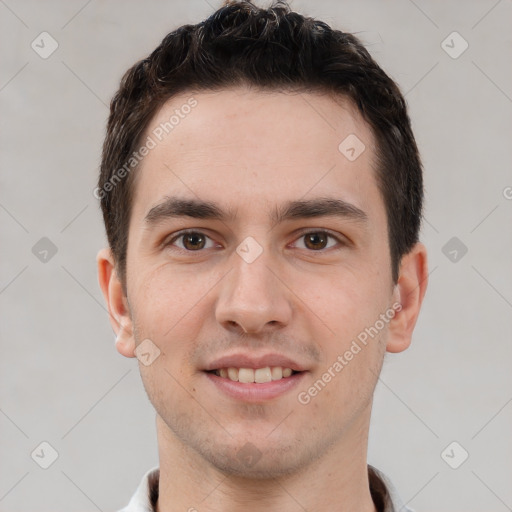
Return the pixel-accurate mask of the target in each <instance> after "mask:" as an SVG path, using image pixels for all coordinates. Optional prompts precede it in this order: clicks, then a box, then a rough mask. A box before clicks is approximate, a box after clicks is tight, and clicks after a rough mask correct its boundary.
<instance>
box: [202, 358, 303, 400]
mask: <svg viewBox="0 0 512 512" xmlns="http://www.w3.org/2000/svg"><path fill="white" fill-rule="evenodd" d="M307 373H308V372H307V371H298V370H292V369H291V368H289V367H281V366H267V367H263V368H236V367H233V366H229V367H227V368H226V367H224V368H218V369H215V370H205V371H204V372H203V374H204V375H205V376H206V377H207V380H208V381H209V383H210V384H211V385H212V386H213V389H214V390H215V392H216V393H220V394H221V396H223V397H227V398H229V399H231V400H235V401H237V402H246V403H260V404H261V403H266V402H269V401H271V400H276V399H277V398H279V397H283V396H284V395H285V394H287V393H289V392H290V391H291V390H292V389H294V388H296V387H297V386H298V385H299V382H300V381H302V379H303V378H304V377H305V376H306V374H307Z"/></svg>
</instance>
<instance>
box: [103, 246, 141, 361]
mask: <svg viewBox="0 0 512 512" xmlns="http://www.w3.org/2000/svg"><path fill="white" fill-rule="evenodd" d="M96 262H97V265H98V281H99V284H100V288H101V291H102V293H103V297H104V298H105V302H106V304H107V308H108V312H109V316H110V324H111V325H112V329H113V330H114V333H115V335H116V349H117V351H118V352H119V353H120V354H122V355H123V356H125V357H135V339H134V336H133V324H132V319H131V314H130V309H129V307H128V300H127V298H126V297H125V295H124V292H123V287H122V284H121V281H120V280H119V277H118V275H117V272H116V268H115V263H114V257H113V255H112V251H111V250H110V249H109V248H105V249H101V250H100V251H99V252H98V255H97V256H96Z"/></svg>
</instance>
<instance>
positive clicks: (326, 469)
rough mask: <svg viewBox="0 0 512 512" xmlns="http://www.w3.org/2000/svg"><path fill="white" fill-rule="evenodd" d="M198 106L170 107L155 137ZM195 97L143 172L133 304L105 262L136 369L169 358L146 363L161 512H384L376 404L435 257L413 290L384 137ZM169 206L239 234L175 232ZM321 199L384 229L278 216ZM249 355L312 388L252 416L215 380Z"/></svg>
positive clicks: (341, 103)
mask: <svg viewBox="0 0 512 512" xmlns="http://www.w3.org/2000/svg"><path fill="white" fill-rule="evenodd" d="M190 96H191V93H189V94H182V95H180V96H176V97H174V98H172V99H171V100H169V101H168V102H167V103H166V104H165V105H164V106H163V107H162V109H161V110H160V111H159V112H158V113H157V115H156V116H155V117H154V118H153V120H152V121H151V123H150V125H149V126H148V129H147V133H146V135H149V134H151V132H152V130H153V129H155V127H157V126H158V125H159V124H160V123H161V122H164V121H167V120H168V119H169V117H170V116H171V115H172V113H173V111H174V109H176V108H180V106H181V105H183V104H184V103H185V102H186V101H187V99H189V98H190ZM193 96H194V98H195V99H196V100H197V102H198V104H197V106H196V107H195V108H194V109H193V110H192V112H191V113H190V114H189V115H188V116H186V117H185V119H183V120H181V121H180V124H179V125H178V126H176V127H175V128H174V130H173V131H172V133H171V134H170V135H168V136H167V137H165V138H164V139H163V140H162V142H161V143H159V144H158V145H157V146H156V147H155V148H154V149H152V150H151V151H150V152H149V154H148V155H147V156H146V157H145V158H144V160H143V162H142V163H141V167H140V168H139V169H138V170H137V172H138V175H137V180H136V184H135V185H136V188H135V195H134V202H133V209H132V216H131V221H130V226H129V243H128V252H127V283H126V284H127V296H124V294H123V291H122V286H121V283H120V281H119V279H118V276H117V274H116V272H115V261H114V259H113V257H112V254H111V252H110V250H109V249H103V250H101V251H100V252H99V254H98V258H97V262H98V273H99V281H100V285H101V288H102V291H103V294H104V296H105V300H106V302H107V304H108V309H109V312H110V315H111V322H112V326H113V328H114V331H115V332H116V335H117V342H116V346H117V349H118V351H119V352H120V353H121V354H123V355H124V356H126V357H134V356H135V352H134V351H135V348H136V347H137V346H138V344H139V343H140V342H142V340H145V339H147V338H149V339H150V340H151V341H152V342H153V343H154V344H155V345H156V346H157V347H158V348H159V350H161V354H160V356H159V357H158V358H157V359H156V360H155V361H154V362H153V363H152V364H150V365H148V366H145V365H143V364H142V363H141V362H139V366H140V371H141V376H142V380H143V382H144V386H145V389H146V392H147V394H148V397H149V399H150V400H151V402H152V404H153V406H154V407H155V410H156V413H157V415H156V426H157V433H158V444H159V458H160V484H159V489H160V496H159V501H158V511H159V512H170V511H183V510H189V509H192V510H194V508H195V509H197V510H198V511H200V512H206V511H219V510H222V511H223V512H230V511H233V512H234V511H237V512H238V511H239V510H241V509H242V508H243V510H246V511H263V510H265V511H268V510H280V511H284V512H298V511H303V510H305V509H306V510H315V511H317V512H324V511H325V512H327V511H329V512H332V511H333V510H336V511H353V510H358V511H375V510H376V509H375V506H374V504H373V502H372V499H371V496H370V493H369V487H368V486H369V484H368V475H367V465H366V464H367V462H366V460H367V459H366V457H367V445H368V429H369V422H370V413H371V406H372V397H373V392H374V389H375V385H376V382H377V379H378V375H379V372H380V369H381V366H382V362H383V358H384V354H385V352H386V351H388V352H401V351H403V350H405V349H406V348H407V347H408V346H409V344H410V342H411V336H412V332H413V329H414V326H415V324H416V320H417V317H418V314H419V311H420V308H421V303H422V301H423V297H424V294H425V291H426V287H427V277H428V270H427V255H426V249H425V247H424V245H423V244H421V243H418V244H416V245H415V247H414V248H413V249H412V250H411V251H410V252H409V253H408V254H407V255H405V256H404V257H403V258H402V262H401V266H400V277H399V280H398V283H397V284H396V285H395V284H394V283H393V281H392V277H391V260H390V252H389V245H388V233H387V219H386V212H385V206H384V202H383V199H382V197H381V195H380V192H379V190H378V187H377V182H376V179H375V171H374V168H373V165H374V164H373V162H374V154H375V142H374V137H373V135H372V132H371V129H370V127H369V126H368V125H367V124H366V122H365V121H364V120H363V119H362V118H361V116H360V115H359V114H358V112H357V111H356V110H355V108H354V107H353V106H352V105H351V103H350V102H349V101H348V100H345V99H343V98H337V99H336V100H335V99H333V98H332V97H331V96H328V95H321V94H319V93H302V94H290V93H285V92H275V91H272V92H268V91H267V92H261V91H256V90H254V89H253V90H250V89H245V88H235V89H228V90H222V91H217V92H199V93H196V94H194V95H193ZM349 134H356V135H357V137H358V138H359V139H360V140H361V141H363V143H364V144H365V146H366V149H365V151H364V152H363V153H362V154H361V155H360V156H359V157H358V158H357V159H356V160H355V161H353V162H351V161H349V160H348V159H347V158H346V157H345V156H344V155H343V154H342V153H341V152H340V151H339V150H338V146H339V144H340V142H341V141H343V140H344V139H345V138H346V137H347V136H348V135H349ZM169 195H173V196H179V197H182V198H191V199H194V198H195V199H197V198H199V199H201V200H206V201H212V202H215V203H217V204H218V205H219V206H220V207H222V208H223V209H225V210H229V209H232V210H233V211H234V212H236V219H232V220H225V221H221V220H217V219H195V218H191V217H184V218H179V219H172V218H170V219H166V220H164V221H162V222H160V223H158V224H157V225H155V226H152V227H151V228H149V227H148V225H147V223H146V222H145V221H144V217H145V215H146V214H147V213H148V211H149V210H150V209H151V208H152V207H153V206H155V205H156V204H158V203H160V202H161V201H162V200H163V199H164V198H165V196H169ZM319 197H330V198H341V199H343V200H345V201H347V202H349V203H351V204H353V205H354V206H357V207H358V208H359V209H361V210H363V211H364V212H365V213H366V215H367V221H366V222H360V221H357V220H355V219H351V218H339V217H332V216H323V217H317V218H306V219H293V220H287V221H285V222H282V223H280V224H274V223H273V222H272V221H271V219H270V217H269V215H270V214H271V212H273V211H274V209H275V208H276V207H279V206H280V205H282V204H284V203H286V202H287V201H291V200H299V199H314V198H319ZM188 228H193V229H194V230H196V231H199V232H201V233H203V234H204V235H206V236H207V237H208V238H206V245H205V246H202V245H201V244H200V243H199V244H198V242H197V239H196V240H195V241H193V242H192V245H191V244H190V243H189V244H188V245H186V247H187V248H188V252H187V249H186V248H184V247H185V245H184V244H185V243H186V241H185V240H184V239H183V237H182V238H178V239H176V240H175V241H174V242H173V243H172V244H171V243H170V240H171V238H172V236H171V235H173V234H175V233H177V232H178V231H180V230H183V229H188ZM301 230H302V231H304V230H306V231H307V232H308V233H310V232H312V233H318V232H319V231H320V232H321V231H322V230H328V231H330V232H332V234H333V235H334V236H337V237H339V240H340V241H341V242H343V241H344V243H341V242H338V241H337V240H336V238H329V239H327V240H328V242H326V245H325V246H323V245H322V244H321V243H318V242H315V243H316V245H313V246H312V248H311V244H309V245H308V244H307V239H308V237H306V236H304V233H303V232H302V231H301ZM248 236H250V237H253V238H254V239H255V240H256V241H257V242H258V243H259V245H260V246H261V248H262V250H263V252H262V253H261V255H260V256H259V257H258V258H257V259H256V260H255V261H253V262H252V263H250V264H249V263H247V262H246V261H244V260H243V259H242V258H241V257H240V256H239V254H238V253H237V252H236V248H237V246H238V245H239V244H240V243H241V242H242V240H244V239H245V238H246V237H248ZM315 240H316V239H315ZM164 241H167V242H169V245H167V246H166V247H163V246H162V242H164ZM198 246H199V247H200V248H199V249H196V250H190V247H192V248H196V247H198ZM201 247H203V248H201ZM180 249H181V251H180ZM336 249H339V250H336ZM396 302H399V303H401V305H402V309H401V310H400V311H399V312H398V313H396V315H395V316H394V317H393V318H392V320H390V321H389V322H388V323H386V324H385V327H384V328H383V329H381V330H380V331H379V334H378V336H376V337H374V338H373V339H371V341H369V343H368V344H367V346H365V347H364V348H363V349H362V350H361V351H360V352H359V353H358V354H357V355H356V356H354V358H353V359H352V360H351V361H350V362H349V364H347V365H346V366H345V367H344V368H343V370H342V371H341V372H339V373H338V374H336V377H334V378H332V380H331V381H330V382H329V383H328V384H327V385H326V386H325V388H324V389H322V390H321V392H319V393H318V394H317V395H316V396H315V397H314V398H313V399H312V400H311V401H310V402H309V403H308V404H301V403H300V402H299V401H298V399H297V395H298V393H299V392H300V391H304V390H305V391H307V390H308V388H309V387H311V386H312V385H313V384H314V383H315V381H317V380H318V379H319V378H321V376H322V374H324V373H325V372H326V371H327V369H328V368H329V367H331V366H332V365H333V363H334V362H335V361H336V360H337V358H338V356H339V355H340V354H344V353H345V351H346V350H347V349H349V347H350V345H351V343H352V341H353V340H354V339H356V337H357V335H358V334H359V333H361V332H362V331H364V329H365V328H367V327H369V326H372V325H374V324H375V322H376V320H378V319H379V315H381V314H383V313H385V312H386V311H388V310H389V309H390V308H391V307H392V304H393V303H396ZM234 352H247V353H251V354H254V353H257V354H261V353H269V352H278V353H280V354H285V355H287V356H288V357H290V358H292V359H294V360H296V361H298V362H300V363H302V364H303V365H304V366H305V367H306V368H307V372H306V375H305V376H304V377H303V380H302V382H301V383H300V385H299V387H298V388H296V389H294V390H292V391H290V392H288V393H285V394H284V395H282V396H280V397H277V398H275V399H272V400H268V401H264V402H262V403H248V402H244V401H241V400H235V399H233V398H229V397H227V396H226V395H224V394H222V393H221V392H220V391H219V390H218V389H217V388H216V387H215V386H214V385H212V384H211V382H210V381H209V379H208V378H207V377H206V376H205V374H204V372H203V371H202V369H203V368H204V367H205V366H206V365H207V364H208V363H209V362H210V361H213V359H215V358H218V357H220V356H222V355H224V354H231V353H234ZM247 443H251V444H250V445H248V444H247ZM244 446H246V449H247V446H250V447H251V448H250V450H252V453H257V454H258V456H259V459H258V461H257V462H256V463H255V464H249V463H248V462H247V461H246V460H244V459H243V458H241V457H237V454H238V452H239V450H241V449H242V448H243V447H244Z"/></svg>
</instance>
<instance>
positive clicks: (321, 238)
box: [298, 231, 341, 251]
mask: <svg viewBox="0 0 512 512" xmlns="http://www.w3.org/2000/svg"><path fill="white" fill-rule="evenodd" d="M329 238H330V239H332V240H333V241H334V243H333V244H331V245H329ZM298 240H304V247H301V249H303V248H305V249H311V250H313V251H320V250H322V249H329V248H330V247H333V246H335V245H336V242H338V243H341V242H340V240H339V239H338V238H336V237H335V236H334V235H331V234H330V233H327V232H326V231H311V232H308V233H303V234H302V235H301V236H300V238H299V239H298Z"/></svg>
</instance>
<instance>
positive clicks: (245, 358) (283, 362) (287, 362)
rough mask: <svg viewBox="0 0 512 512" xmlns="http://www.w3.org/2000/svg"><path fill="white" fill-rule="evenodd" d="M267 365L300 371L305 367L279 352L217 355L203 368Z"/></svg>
mask: <svg viewBox="0 0 512 512" xmlns="http://www.w3.org/2000/svg"><path fill="white" fill-rule="evenodd" d="M267 366H282V367H283V368H291V369H292V370H294V371H296V372H302V371H304V370H305V369H306V368H305V367H304V366H302V365H301V364H299V363H297V362H296V361H293V360H292V359H290V358H288V357H286V356H283V355H281V354H265V355H260V356H257V355H250V354H232V355H226V356H222V357H219V358H218V359H215V360H214V361H212V362H211V363H210V364H208V366H207V367H206V368H205V371H211V370H220V369H221V368H252V369H254V370H255V369H257V368H266V367H267Z"/></svg>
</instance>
